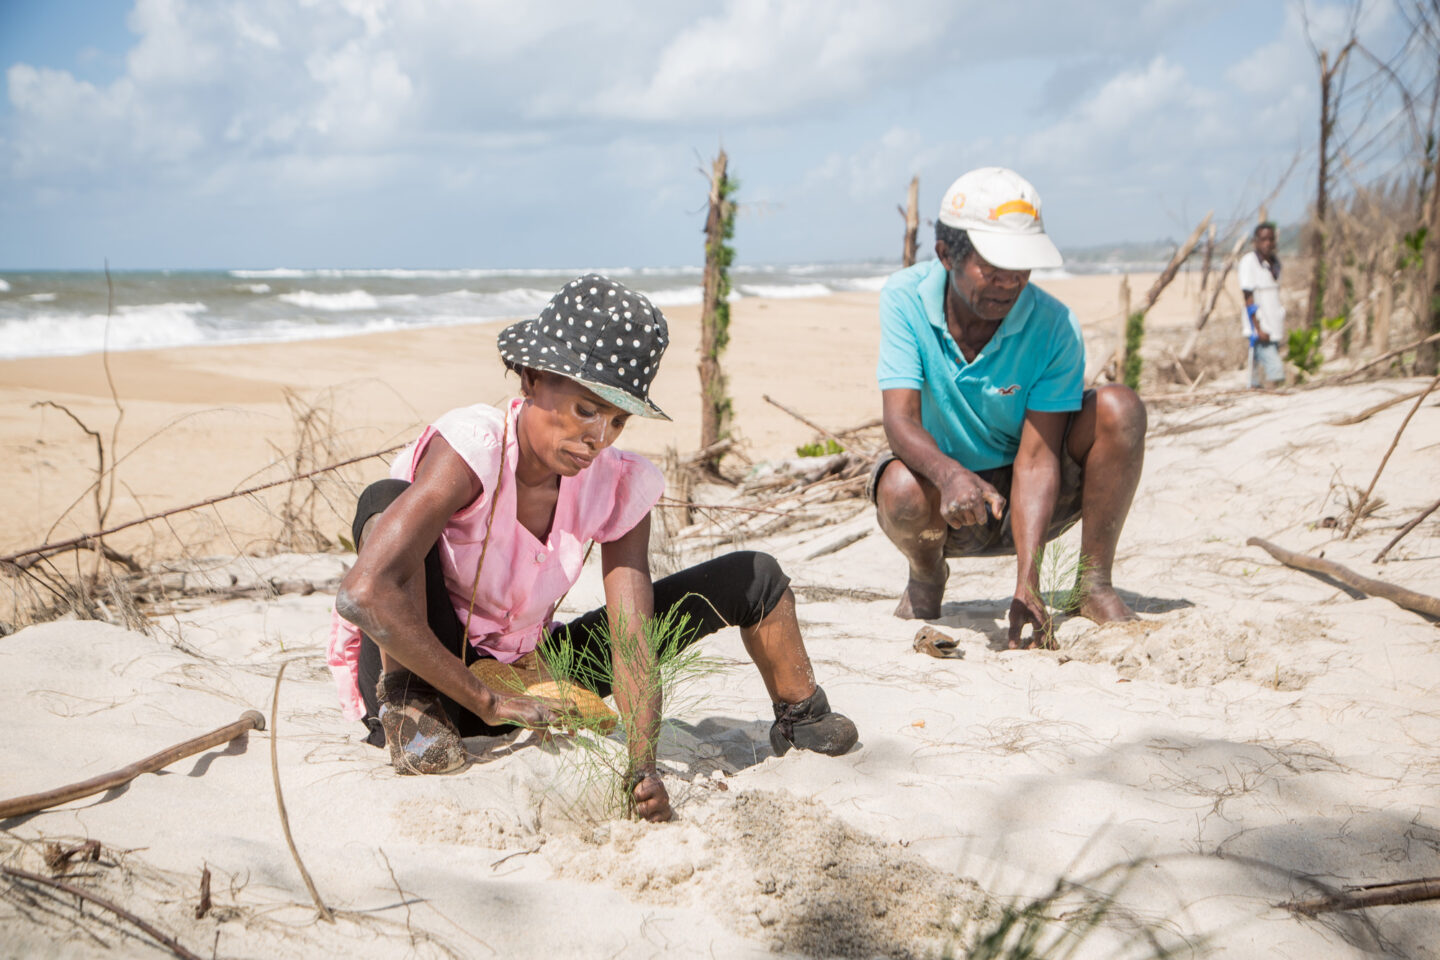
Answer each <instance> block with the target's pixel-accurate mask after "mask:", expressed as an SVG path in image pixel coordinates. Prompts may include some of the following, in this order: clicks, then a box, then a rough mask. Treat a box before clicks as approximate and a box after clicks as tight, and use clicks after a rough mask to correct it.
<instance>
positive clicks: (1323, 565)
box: [1245, 537, 1440, 617]
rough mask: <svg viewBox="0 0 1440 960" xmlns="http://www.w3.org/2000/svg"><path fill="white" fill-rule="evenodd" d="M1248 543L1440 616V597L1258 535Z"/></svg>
mask: <svg viewBox="0 0 1440 960" xmlns="http://www.w3.org/2000/svg"><path fill="white" fill-rule="evenodd" d="M1245 545H1246V546H1249V547H1259V548H1260V549H1261V550H1264V551H1265V552H1266V553H1268V554H1270V556H1272V557H1274V558H1275V559H1276V560H1279V561H1280V562H1281V563H1283V564H1285V566H1287V567H1294V568H1295V569H1296V570H1308V571H1310V572H1311V573H1323V574H1324V575H1325V576H1327V577H1333V578H1334V579H1336V580H1339V581H1340V582H1341V583H1343V584H1345V585H1346V586H1347V587H1354V588H1355V589H1356V590H1359V591H1360V592H1361V593H1365V594H1369V595H1370V596H1372V597H1380V598H1381V599H1382V600H1389V601H1390V602H1391V603H1393V604H1395V605H1396V606H1398V607H1404V608H1405V609H1406V610H1414V611H1415V612H1416V613H1420V614H1424V615H1425V616H1427V617H1440V597H1432V596H1429V595H1427V594H1424V593H1416V592H1415V591H1414V590H1409V589H1406V588H1405V587H1397V586H1396V585H1395V584H1393V583H1386V582H1385V581H1384V580H1374V579H1371V578H1370V577H1362V576H1360V574H1358V573H1356V572H1355V571H1354V570H1351V569H1349V568H1348V567H1342V566H1340V564H1338V563H1335V562H1333V561H1331V560H1323V559H1321V558H1320V557H1311V556H1307V555H1305V554H1303V553H1295V552H1293V551H1291V550H1286V549H1285V548H1284V547H1277V546H1276V545H1275V544H1273V543H1271V542H1270V541H1268V540H1262V539H1260V538H1259V537H1251V538H1250V539H1249V540H1246V541H1245Z"/></svg>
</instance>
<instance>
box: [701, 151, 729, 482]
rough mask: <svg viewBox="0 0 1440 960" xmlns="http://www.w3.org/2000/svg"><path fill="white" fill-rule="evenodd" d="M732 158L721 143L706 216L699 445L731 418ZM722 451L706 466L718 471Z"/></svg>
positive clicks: (714, 437) (709, 443) (712, 439)
mask: <svg viewBox="0 0 1440 960" xmlns="http://www.w3.org/2000/svg"><path fill="white" fill-rule="evenodd" d="M728 162H729V160H728V158H727V157H726V155H725V151H724V150H723V149H722V150H721V151H720V152H719V153H717V154H716V155H715V160H714V162H713V164H712V165H711V168H710V210H709V213H708V214H707V215H706V217H705V278H704V293H703V297H704V299H703V301H702V303H701V308H700V364H699V368H700V447H701V449H705V448H707V447H713V446H714V445H715V444H716V443H718V442H719V441H720V440H721V439H722V438H723V437H724V435H725V432H726V427H727V426H728V421H729V419H730V398H729V397H728V396H727V395H726V392H725V388H726V385H725V374H724V372H723V371H722V370H721V368H720V353H721V351H723V350H724V349H725V346H726V344H727V343H728V342H729V340H730V332H729V329H730V304H729V302H728V300H727V297H728V296H729V294H730V278H729V275H728V272H727V268H728V267H729V266H730V260H731V257H732V256H733V254H734V252H733V251H732V250H731V249H730V247H729V246H728V245H727V243H726V241H727V240H728V239H729V238H730V236H731V234H732V233H733V232H734V222H735V221H734V217H735V209H734V207H735V205H734V203H733V202H732V201H731V200H730V198H729V193H730V189H731V186H732V185H731V183H730V180H729V178H728V176H727V165H728ZM718 466H719V456H718V455H717V456H716V457H715V458H714V459H712V460H709V461H706V463H704V464H703V465H702V468H703V469H705V470H706V471H707V472H709V473H711V474H715V475H718V472H719V471H718Z"/></svg>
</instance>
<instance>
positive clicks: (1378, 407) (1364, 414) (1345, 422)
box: [1330, 390, 1425, 427]
mask: <svg viewBox="0 0 1440 960" xmlns="http://www.w3.org/2000/svg"><path fill="white" fill-rule="evenodd" d="M1424 393H1425V391H1424V390H1416V391H1415V392H1414V393H1401V394H1397V395H1396V396H1393V397H1391V398H1390V399H1389V400H1381V401H1380V402H1379V403H1377V404H1375V406H1373V407H1366V408H1365V409H1364V410H1361V411H1360V412H1359V413H1352V414H1351V415H1350V416H1348V417H1341V418H1340V419H1338V420H1331V421H1330V426H1332V427H1350V426H1354V425H1355V424H1357V423H1364V422H1365V421H1366V420H1369V419H1370V418H1371V417H1373V416H1375V414H1377V413H1380V412H1382V411H1385V410H1389V409H1390V408H1391V407H1393V406H1395V405H1396V404H1397V403H1404V402H1405V401H1406V400H1414V399H1415V398H1416V397H1418V396H1421V395H1423V394H1424Z"/></svg>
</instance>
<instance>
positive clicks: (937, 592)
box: [875, 460, 950, 620]
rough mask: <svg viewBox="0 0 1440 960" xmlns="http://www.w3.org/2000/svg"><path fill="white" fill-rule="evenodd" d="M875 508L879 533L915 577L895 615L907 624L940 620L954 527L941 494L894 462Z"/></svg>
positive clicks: (882, 480)
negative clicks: (947, 554)
mask: <svg viewBox="0 0 1440 960" xmlns="http://www.w3.org/2000/svg"><path fill="white" fill-rule="evenodd" d="M875 506H876V510H877V512H878V513H879V520H880V529H881V530H884V531H885V536H887V537H889V538H890V542H891V543H893V544H895V546H896V547H898V548H899V550H900V552H901V553H902V554H904V556H905V559H906V560H907V561H908V562H909V564H910V579H909V581H908V582H907V583H906V584H905V592H904V593H902V594H901V595H900V603H899V604H898V605H897V606H896V607H895V616H897V617H900V618H901V619H903V620H933V619H935V618H936V617H938V616H940V602H941V601H942V600H943V599H944V597H945V581H946V580H948V579H949V577H950V567H949V566H948V565H947V564H946V563H945V538H946V536H947V535H948V533H949V530H950V528H949V527H948V526H947V525H946V524H945V521H944V520H943V519H941V517H940V491H939V490H938V489H936V487H935V485H934V484H933V483H931V482H930V481H928V480H926V479H924V478H923V477H917V476H916V475H915V474H913V473H911V472H910V469H909V468H908V467H906V466H905V464H904V463H902V462H901V461H899V460H894V461H892V462H891V463H890V465H889V466H888V467H886V468H885V472H884V473H882V474H881V475H880V483H879V485H878V486H877V487H876V489H875Z"/></svg>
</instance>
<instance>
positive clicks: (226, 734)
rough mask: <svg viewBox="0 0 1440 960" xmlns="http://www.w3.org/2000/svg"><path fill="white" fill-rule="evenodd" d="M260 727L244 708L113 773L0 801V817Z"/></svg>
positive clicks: (127, 777)
mask: <svg viewBox="0 0 1440 960" xmlns="http://www.w3.org/2000/svg"><path fill="white" fill-rule="evenodd" d="M264 729H265V717H264V715H262V714H261V713H260V712H259V711H258V710H246V711H245V712H244V713H242V714H241V715H240V719H239V720H236V721H235V722H234V723H227V724H226V725H225V726H223V727H218V728H216V729H214V730H211V731H210V732H209V733H207V734H204V735H203V736H199V737H194V738H193V739H190V740H186V741H185V742H184V743H177V744H176V745H175V746H173V747H171V748H169V749H168V750H161V751H160V752H159V753H157V754H154V755H153V756H149V757H146V758H145V759H144V760H139V761H137V762H135V763H132V764H130V766H128V767H123V768H121V769H119V770H116V771H114V772H113V773H106V774H101V775H100V776H98V777H91V778H90V779H89V780H82V781H81V782H79V783H72V784H70V785H69V786H65V787H56V788H55V789H54V790H46V791H45V792H44V793H32V794H30V795H28V796H24V797H16V798H15V799H13V800H3V801H0V820H4V819H6V818H8V817H18V816H20V815H22V814H26V813H34V812H35V811H37V810H45V809H48V808H50V807H54V806H58V805H59V804H62V803H69V802H70V801H71V800H79V799H81V798H82V797H90V796H94V795H95V794H97V793H104V792H105V791H106V790H113V789H114V788H116V787H119V786H123V785H124V784H127V783H129V782H130V781H131V780H134V779H135V778H136V777H138V776H140V775H141V774H142V773H154V772H155V771H156V770H161V769H163V768H165V767H168V766H170V764H172V763H174V762H175V761H177V760H183V759H185V758H186V757H189V756H193V755H195V754H197V753H200V752H201V751H202V750H209V749H210V748H211V747H218V746H219V745H220V744H222V743H229V742H230V741H231V740H234V739H235V738H236V737H238V736H240V735H241V734H243V733H245V732H246V731H248V730H264Z"/></svg>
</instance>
